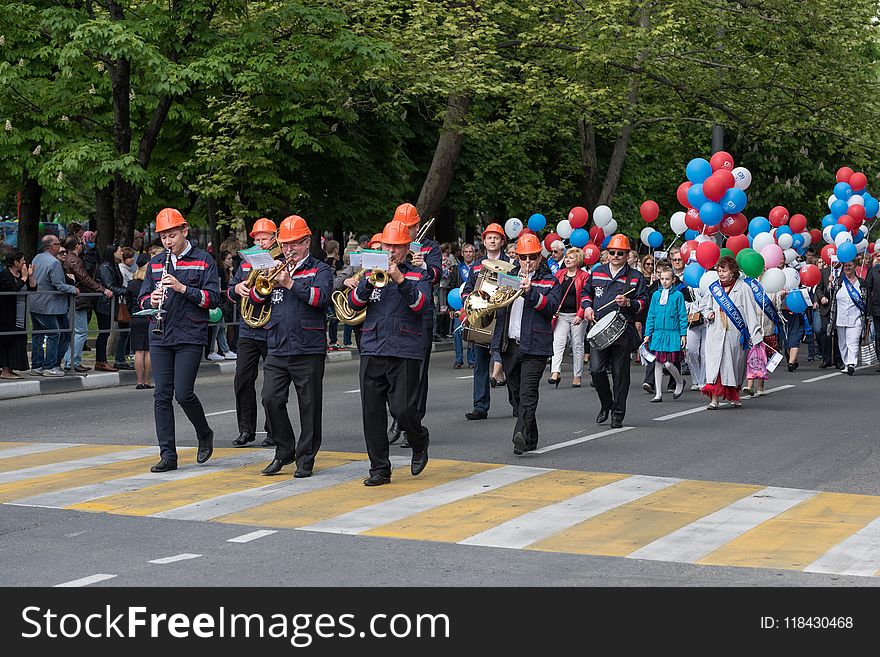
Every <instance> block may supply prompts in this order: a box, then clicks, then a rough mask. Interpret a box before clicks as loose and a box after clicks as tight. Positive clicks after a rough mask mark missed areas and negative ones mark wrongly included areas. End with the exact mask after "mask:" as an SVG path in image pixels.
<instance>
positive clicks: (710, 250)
mask: <svg viewBox="0 0 880 657" xmlns="http://www.w3.org/2000/svg"><path fill="white" fill-rule="evenodd" d="M720 257H721V249H719V248H718V245H717V244H715V242H703V243H701V244H700V245H699V246H698V247H697V262H698V263H700V267H702V268H703V269H712V267H714V266H715V264H716V263H717V262H718V258H720Z"/></svg>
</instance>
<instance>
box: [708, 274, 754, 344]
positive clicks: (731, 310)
mask: <svg viewBox="0 0 880 657" xmlns="http://www.w3.org/2000/svg"><path fill="white" fill-rule="evenodd" d="M709 292H711V293H712V296H713V297H715V301H717V302H718V305H719V306H721V310H723V311H724V314H725V315H727V318H728V319H729V320H730V321H731V322H733V325H734V326H735V327H736V330H737V331H739V343H740V346H741V347H742V348H743V349H748V347H749V330H748V329H747V328H746V320H745V319H744V318H743V316H742V313H741V312H740V311H739V308H737V307H736V304H734V303H733V300H732V299H731V298H730V297H729V296H727V292H725V291H724V288H723V287H721V283H719V282H718V281H715V282H714V283H712V284H711V285H710V286H709Z"/></svg>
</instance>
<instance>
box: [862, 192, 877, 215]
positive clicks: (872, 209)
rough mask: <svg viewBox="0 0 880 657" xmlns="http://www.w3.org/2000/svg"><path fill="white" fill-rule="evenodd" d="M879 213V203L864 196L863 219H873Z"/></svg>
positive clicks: (871, 197) (872, 198)
mask: <svg viewBox="0 0 880 657" xmlns="http://www.w3.org/2000/svg"><path fill="white" fill-rule="evenodd" d="M878 212H880V201H878V200H877V199H875V198H874V197H873V196H868V195H867V194H865V217H867V218H868V219H873V218H874V217H876V216H877V213H878Z"/></svg>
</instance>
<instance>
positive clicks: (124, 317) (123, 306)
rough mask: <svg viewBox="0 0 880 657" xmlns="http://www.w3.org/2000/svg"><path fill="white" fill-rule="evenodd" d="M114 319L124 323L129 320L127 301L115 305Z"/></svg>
mask: <svg viewBox="0 0 880 657" xmlns="http://www.w3.org/2000/svg"><path fill="white" fill-rule="evenodd" d="M116 321H117V322H122V323H125V324H127V323H129V322H131V313H130V312H129V311H128V304H127V303H120V304H119V305H118V306H116Z"/></svg>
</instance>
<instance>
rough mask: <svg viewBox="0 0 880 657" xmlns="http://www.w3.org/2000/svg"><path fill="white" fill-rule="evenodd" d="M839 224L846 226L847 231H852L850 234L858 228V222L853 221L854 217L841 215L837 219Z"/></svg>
mask: <svg viewBox="0 0 880 657" xmlns="http://www.w3.org/2000/svg"><path fill="white" fill-rule="evenodd" d="M837 223H839V224H840V225H842V226H846V229H847V230H848V231H850V232H852V231H853V230H855V228H856V221H855V219H853V218H852V217H850V216H849V215H848V214H842V215H840V216H839V217H838V218H837Z"/></svg>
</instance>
